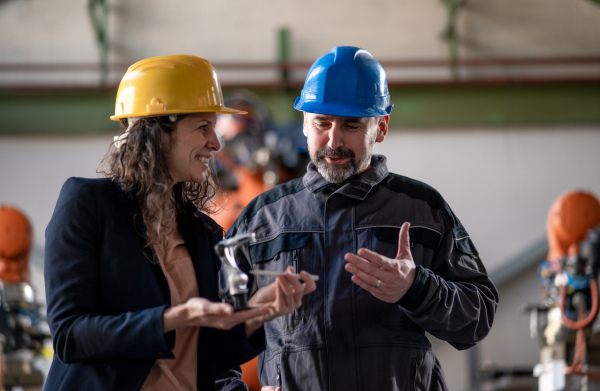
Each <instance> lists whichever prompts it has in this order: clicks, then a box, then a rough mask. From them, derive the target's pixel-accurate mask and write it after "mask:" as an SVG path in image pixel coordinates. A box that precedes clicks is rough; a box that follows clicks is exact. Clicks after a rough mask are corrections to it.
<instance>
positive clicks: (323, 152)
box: [317, 147, 355, 160]
mask: <svg viewBox="0 0 600 391" xmlns="http://www.w3.org/2000/svg"><path fill="white" fill-rule="evenodd" d="M328 156H339V157H349V158H353V157H354V156H355V155H354V152H353V151H352V150H351V149H349V148H341V147H340V148H336V149H331V148H323V149H320V150H319V152H317V159H318V160H321V159H323V158H324V157H328Z"/></svg>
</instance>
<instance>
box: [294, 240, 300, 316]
mask: <svg viewBox="0 0 600 391" xmlns="http://www.w3.org/2000/svg"><path fill="white" fill-rule="evenodd" d="M292 266H294V273H299V272H300V270H298V249H295V250H294V251H293V252H292ZM293 316H294V319H297V318H299V317H300V314H299V313H298V310H297V309H295V310H294V313H293Z"/></svg>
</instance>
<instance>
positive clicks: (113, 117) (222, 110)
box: [110, 106, 248, 121]
mask: <svg viewBox="0 0 600 391" xmlns="http://www.w3.org/2000/svg"><path fill="white" fill-rule="evenodd" d="M194 113H215V114H248V112H247V111H243V110H236V109H231V108H229V107H225V106H222V107H219V108H218V109H216V110H210V109H207V110H197V109H196V110H187V111H186V110H165V111H161V112H160V114H158V113H156V112H153V113H147V114H136V115H133V114H125V115H111V116H110V119H111V120H113V121H118V120H120V119H121V118H129V117H162V116H164V115H171V114H194Z"/></svg>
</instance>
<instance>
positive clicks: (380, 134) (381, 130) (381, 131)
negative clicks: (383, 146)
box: [375, 115, 390, 143]
mask: <svg viewBox="0 0 600 391" xmlns="http://www.w3.org/2000/svg"><path fill="white" fill-rule="evenodd" d="M377 121H378V122H379V123H378V124H377V128H378V129H377V138H376V139H375V141H376V142H378V143H380V142H382V141H383V140H384V139H385V136H387V132H388V124H389V122H390V116H389V115H386V116H385V117H379V118H378V119H377Z"/></svg>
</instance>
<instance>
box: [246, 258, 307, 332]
mask: <svg viewBox="0 0 600 391" xmlns="http://www.w3.org/2000/svg"><path fill="white" fill-rule="evenodd" d="M293 274H294V268H293V267H292V266H289V267H288V268H287V270H286V271H285V273H283V274H281V275H279V276H277V278H276V279H275V281H274V282H272V283H270V284H269V285H265V286H263V287H262V288H260V289H259V290H257V291H256V293H255V294H254V295H252V297H251V298H250V300H248V305H249V306H250V307H252V308H254V307H258V308H263V307H269V308H271V309H272V310H271V311H269V312H267V313H264V314H262V315H261V316H257V317H254V318H252V319H248V320H247V321H246V334H248V335H250V334H252V333H253V332H254V331H256V330H257V329H258V328H260V326H262V324H263V323H265V322H268V321H270V320H273V319H275V318H276V317H278V316H281V315H285V314H289V313H290V312H292V311H294V310H295V309H298V308H300V306H301V305H302V297H304V295H306V294H308V293H311V292H313V291H315V290H316V289H317V285H316V283H315V281H314V280H313V279H312V278H311V276H310V274H308V273H307V272H305V271H301V272H300V279H298V278H297V277H295V276H293ZM300 280H302V281H300Z"/></svg>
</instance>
